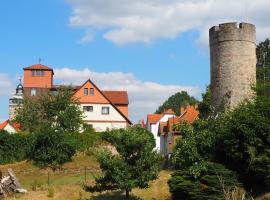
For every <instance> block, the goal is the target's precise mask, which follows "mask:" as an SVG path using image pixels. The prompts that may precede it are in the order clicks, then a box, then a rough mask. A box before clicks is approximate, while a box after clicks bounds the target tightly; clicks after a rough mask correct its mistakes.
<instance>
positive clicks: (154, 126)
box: [146, 109, 175, 151]
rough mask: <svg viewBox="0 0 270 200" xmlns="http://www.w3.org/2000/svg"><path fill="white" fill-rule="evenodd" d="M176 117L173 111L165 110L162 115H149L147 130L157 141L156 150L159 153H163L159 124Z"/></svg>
mask: <svg viewBox="0 0 270 200" xmlns="http://www.w3.org/2000/svg"><path fill="white" fill-rule="evenodd" d="M174 116H175V113H174V112H173V111H172V109H168V110H165V111H164V112H163V113H162V114H148V115H147V120H146V129H147V130H148V131H150V132H151V133H152V134H153V136H154V138H155V141H156V147H155V149H156V150H157V151H162V149H161V145H160V144H161V141H160V137H159V135H158V132H159V124H160V123H161V122H166V121H168V119H169V118H171V117H174ZM162 143H163V142H162Z"/></svg>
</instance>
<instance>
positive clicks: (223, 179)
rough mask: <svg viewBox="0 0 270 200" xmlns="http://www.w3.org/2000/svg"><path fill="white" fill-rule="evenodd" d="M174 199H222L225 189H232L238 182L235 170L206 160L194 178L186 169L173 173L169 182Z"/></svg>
mask: <svg viewBox="0 0 270 200" xmlns="http://www.w3.org/2000/svg"><path fill="white" fill-rule="evenodd" d="M168 184H169V187H170V192H171V193H172V199H190V200H208V199H216V200H222V199H224V197H223V189H224V188H226V189H227V190H231V189H233V188H234V186H236V185H237V184H238V182H237V176H236V174H235V173H234V172H232V171H230V170H228V169H226V167H224V166H223V165H221V164H218V163H212V162H206V163H205V169H204V170H203V171H202V173H201V174H200V176H199V177H197V178H194V177H193V176H192V175H190V173H189V172H188V171H186V170H184V169H181V170H177V171H176V172H174V173H173V174H172V178H171V179H170V180H169V182H168Z"/></svg>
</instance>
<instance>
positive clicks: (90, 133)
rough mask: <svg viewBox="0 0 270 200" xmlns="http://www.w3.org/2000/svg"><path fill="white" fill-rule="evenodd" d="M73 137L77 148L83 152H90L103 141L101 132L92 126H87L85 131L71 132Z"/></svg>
mask: <svg viewBox="0 0 270 200" xmlns="http://www.w3.org/2000/svg"><path fill="white" fill-rule="evenodd" d="M71 137H72V140H73V141H74V143H75V144H76V149H78V151H81V152H88V151H89V150H90V149H91V148H92V147H94V146H96V145H97V144H99V143H100V142H101V134H100V133H97V132H95V130H94V129H93V128H91V127H87V128H85V129H84V131H83V132H79V133H71Z"/></svg>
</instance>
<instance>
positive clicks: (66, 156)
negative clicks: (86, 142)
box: [29, 126, 76, 170]
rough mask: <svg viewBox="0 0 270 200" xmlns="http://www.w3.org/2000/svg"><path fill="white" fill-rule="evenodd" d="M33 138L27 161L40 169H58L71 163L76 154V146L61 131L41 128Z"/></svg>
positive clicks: (68, 136) (69, 136) (47, 127)
mask: <svg viewBox="0 0 270 200" xmlns="http://www.w3.org/2000/svg"><path fill="white" fill-rule="evenodd" d="M34 137H35V139H34V144H33V146H32V148H31V150H30V153H29V159H30V160H33V161H34V164H35V165H37V166H38V167H40V168H46V167H50V168H51V169H53V170H55V169H57V168H60V167H61V166H62V165H63V164H64V163H65V162H68V161H71V158H72V156H73V155H74V154H75V153H76V144H75V143H74V141H73V139H72V137H71V135H70V134H67V133H65V132H63V131H57V130H55V129H53V128H52V127H49V126H43V127H42V129H40V130H39V131H38V132H37V133H35V134H34Z"/></svg>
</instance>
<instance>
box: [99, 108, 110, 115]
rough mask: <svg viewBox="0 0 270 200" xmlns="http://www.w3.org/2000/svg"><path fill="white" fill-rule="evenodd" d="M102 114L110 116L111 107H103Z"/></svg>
mask: <svg viewBox="0 0 270 200" xmlns="http://www.w3.org/2000/svg"><path fill="white" fill-rule="evenodd" d="M101 114H102V115H108V114H110V107H102V108H101Z"/></svg>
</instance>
